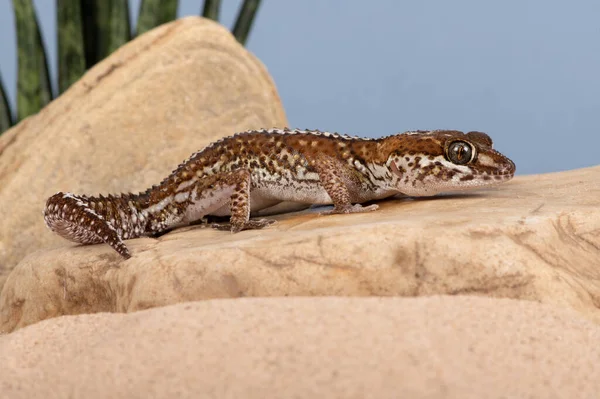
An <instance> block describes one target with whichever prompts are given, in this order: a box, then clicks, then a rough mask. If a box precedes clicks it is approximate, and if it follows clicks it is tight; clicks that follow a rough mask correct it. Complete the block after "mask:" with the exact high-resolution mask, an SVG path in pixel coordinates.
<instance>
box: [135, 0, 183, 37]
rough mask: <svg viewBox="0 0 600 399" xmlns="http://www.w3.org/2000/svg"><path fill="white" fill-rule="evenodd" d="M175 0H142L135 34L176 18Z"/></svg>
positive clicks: (176, 4) (176, 2) (176, 3)
mask: <svg viewBox="0 0 600 399" xmlns="http://www.w3.org/2000/svg"><path fill="white" fill-rule="evenodd" d="M177 6H178V1H177V0H142V2H141V3H140V15H139V16H138V21H137V29H136V31H137V34H138V35H141V34H142V33H145V32H147V31H149V30H150V29H152V28H155V27H157V26H158V25H162V24H164V23H167V22H170V21H173V20H174V19H175V18H177Z"/></svg>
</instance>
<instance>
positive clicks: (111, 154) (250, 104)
mask: <svg viewBox="0 0 600 399" xmlns="http://www.w3.org/2000/svg"><path fill="white" fill-rule="evenodd" d="M284 125H287V122H286V118H285V114H284V111H283V108H282V105H281V103H280V100H279V97H278V95H277V92H276V89H275V86H274V85H273V82H272V80H271V78H270V77H269V75H268V73H267V71H266V70H265V67H264V66H263V65H262V64H261V63H260V62H259V61H258V60H257V59H256V58H255V57H254V56H252V55H251V54H250V53H248V52H247V51H246V50H245V49H244V48H243V47H242V46H240V45H239V44H238V43H237V42H236V41H235V39H234V38H233V36H232V35H231V34H230V33H229V32H228V31H227V30H226V29H225V28H224V27H222V26H220V25H218V24H216V23H214V22H212V21H209V20H204V19H201V18H185V19H182V20H178V21H176V22H173V23H171V24H168V25H163V26H161V27H159V28H157V29H155V30H152V31H151V32H148V33H146V34H144V35H142V36H141V37H139V38H137V39H136V40H134V41H133V42H131V43H129V44H127V45H125V46H124V47H122V48H121V49H119V50H118V51H117V52H115V53H114V54H112V55H111V56H110V57H108V58H107V59H106V60H104V61H103V62H101V63H100V64H98V65H97V66H95V67H94V68H93V69H92V70H90V71H89V72H88V73H87V74H86V75H85V76H84V77H83V78H82V79H81V80H80V81H79V82H77V83H76V84H75V85H74V86H73V87H72V88H71V89H69V90H68V91H67V92H66V93H65V94H63V95H62V96H61V97H60V98H58V99H57V100H55V101H53V102H52V103H51V104H49V105H48V106H47V107H46V108H44V109H43V110H42V111H41V112H40V113H39V114H37V115H35V116H33V117H31V118H29V119H27V120H25V121H23V122H22V123H20V124H19V125H17V126H16V127H15V128H13V129H12V130H11V131H9V132H7V133H5V134H4V135H2V137H0V204H2V206H0V220H1V221H2V229H0V289H1V287H2V285H3V283H4V280H5V279H6V276H7V274H8V273H9V272H10V270H11V269H13V268H14V266H15V265H16V264H17V263H18V262H19V261H20V260H21V259H22V258H23V256H25V255H26V254H28V253H31V252H33V251H34V250H37V249H40V248H48V247H55V246H57V245H60V246H64V241H63V240H62V239H61V238H59V237H57V236H56V235H54V234H50V233H49V231H48V230H47V229H46V228H45V226H44V222H43V220H42V217H41V212H42V209H43V206H44V204H45V201H46V198H47V197H49V196H50V195H52V194H54V193H56V192H57V191H71V192H77V193H82V194H98V193H110V192H112V193H118V192H123V191H140V190H145V189H146V188H147V187H149V186H150V185H152V184H154V183H158V182H159V181H160V180H161V179H162V178H164V177H165V176H167V175H168V174H169V173H170V172H171V171H172V170H173V169H174V168H175V167H177V165H178V163H180V162H182V161H183V160H185V159H187V158H188V157H189V156H190V155H191V154H192V153H193V152H195V151H197V150H199V149H200V148H202V147H203V146H205V145H206V144H208V143H209V142H211V141H214V140H215V139H216V138H220V137H222V136H225V135H230V134H232V133H235V132H236V131H242V130H246V129H251V128H264V127H271V126H280V127H281V126H284Z"/></svg>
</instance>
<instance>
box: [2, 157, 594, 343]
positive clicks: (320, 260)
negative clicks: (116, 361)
mask: <svg viewBox="0 0 600 399" xmlns="http://www.w3.org/2000/svg"><path fill="white" fill-rule="evenodd" d="M599 182H600V167H594V168H587V169H580V170H574V171H570V172H562V173H554V174H547V175H538V176H526V177H517V178H515V179H514V180H513V181H511V182H509V183H507V184H504V185H502V186H499V187H497V188H495V189H490V190H487V191H481V192H479V193H478V194H473V195H464V196H446V197H439V198H432V199H422V200H411V199H393V200H390V201H385V202H382V203H381V208H380V209H379V210H378V211H376V212H372V213H368V214H355V215H335V216H318V215H317V214H316V213H315V212H314V211H311V212H306V211H305V212H304V213H299V214H288V215H285V216H279V217H278V219H279V223H277V224H275V225H273V226H270V227H269V228H267V229H264V230H260V231H256V230H255V231H244V232H241V233H238V234H234V235H232V234H230V233H228V232H223V231H214V230H211V229H203V228H200V227H198V226H196V227H187V228H183V229H178V230H174V231H172V232H171V233H169V234H166V235H164V236H162V237H160V238H158V239H152V238H143V239H137V240H129V241H127V245H128V246H129V248H130V249H131V250H132V253H133V257H132V258H131V259H129V260H126V261H125V260H123V258H121V257H120V256H119V255H118V254H117V253H116V252H114V251H113V250H112V249H111V248H109V247H108V246H106V245H95V246H77V245H75V244H70V243H68V242H66V241H65V246H64V247H62V248H57V249H54V250H48V251H43V252H42V251H40V252H37V253H35V254H32V255H30V256H28V257H27V258H25V259H24V260H23V261H22V262H21V263H20V264H19V265H18V267H17V268H16V269H15V270H14V271H13V272H12V274H11V275H10V276H9V278H8V280H7V282H6V285H5V287H4V290H3V291H2V294H1V295H0V332H9V331H13V330H14V329H16V328H20V327H23V326H26V325H29V324H32V323H35V322H37V321H40V320H43V319H46V318H50V317H55V316H60V315H64V314H80V313H91V312H132V311H136V310H141V309H146V308H151V307H156V306H164V305H169V304H174V303H178V302H185V301H195V300H200V299H210V298H227V297H244V296H263V297H265V296H330V295H340V296H368V295H378V296H379V295H381V296H390V295H400V296H422V295H433V294H452V295H455V294H472V295H485V296H493V297H508V298H517V299H527V300H534V301H539V302H543V303H547V304H553V305H557V306H561V307H570V308H572V309H575V310H576V311H579V312H580V313H582V314H583V315H584V316H585V317H587V318H589V319H591V320H593V321H595V322H600V310H599V309H598V307H599V306H600V206H599V201H600V200H599V199H600V183H599Z"/></svg>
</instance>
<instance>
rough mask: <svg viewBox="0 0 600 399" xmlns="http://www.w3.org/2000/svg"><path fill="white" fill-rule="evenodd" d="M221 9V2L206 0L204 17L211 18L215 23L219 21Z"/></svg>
mask: <svg viewBox="0 0 600 399" xmlns="http://www.w3.org/2000/svg"><path fill="white" fill-rule="evenodd" d="M220 8H221V0H204V10H202V16H203V17H204V18H210V19H212V20H213V21H219V10H220Z"/></svg>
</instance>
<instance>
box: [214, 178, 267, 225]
mask: <svg viewBox="0 0 600 399" xmlns="http://www.w3.org/2000/svg"><path fill="white" fill-rule="evenodd" d="M250 179H251V177H250V172H249V171H248V170H247V169H238V170H236V171H234V172H232V173H231V174H229V175H228V176H227V180H228V181H227V183H229V184H230V185H232V186H233V187H234V189H233V193H232V194H231V197H230V199H229V210H230V213H231V216H230V218H229V225H226V224H220V223H213V224H212V225H211V227H213V228H214V229H217V230H230V231H231V232H232V233H237V232H240V231H243V230H254V229H262V228H264V227H267V226H269V225H271V224H273V223H275V221H274V220H271V219H252V220H250V185H251V181H250Z"/></svg>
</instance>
